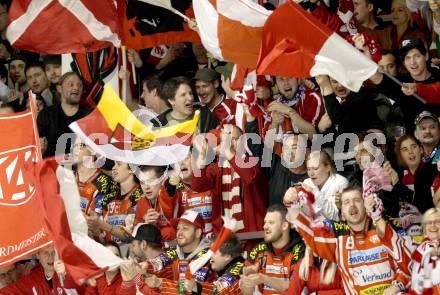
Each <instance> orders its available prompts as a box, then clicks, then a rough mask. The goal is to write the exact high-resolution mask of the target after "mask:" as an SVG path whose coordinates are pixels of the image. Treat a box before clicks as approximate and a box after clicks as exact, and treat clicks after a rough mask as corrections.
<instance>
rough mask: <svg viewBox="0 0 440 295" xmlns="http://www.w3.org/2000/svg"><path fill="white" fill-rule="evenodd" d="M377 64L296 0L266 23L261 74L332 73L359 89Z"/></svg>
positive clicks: (332, 75)
mask: <svg viewBox="0 0 440 295" xmlns="http://www.w3.org/2000/svg"><path fill="white" fill-rule="evenodd" d="M377 68H378V67H377V65H376V64H375V63H374V62H373V61H371V60H370V59H368V58H367V57H365V55H363V54H362V53H361V52H360V51H359V50H357V49H356V48H355V47H354V46H352V45H351V44H349V43H348V42H347V41H346V40H344V39H343V38H342V37H340V36H339V35H338V34H337V33H335V32H333V31H332V30H331V29H330V28H328V27H326V26H325V25H324V24H323V23H321V22H320V21H319V20H318V19H317V18H315V17H314V16H313V15H311V14H310V13H308V12H307V11H305V10H304V9H303V8H302V7H301V6H299V5H298V4H296V3H294V2H293V1H287V2H286V3H284V4H282V5H281V6H279V7H278V8H277V9H276V10H275V11H274V13H273V14H272V15H271V16H270V17H269V18H268V19H267V22H266V23H265V25H264V30H263V38H262V42H261V51H260V57H259V60H258V65H257V73H258V74H267V75H272V76H283V77H296V78H308V77H314V76H316V75H329V76H330V77H332V78H334V79H335V80H337V81H338V82H339V83H341V84H342V85H344V86H345V87H347V88H349V89H350V90H353V91H358V90H359V88H360V87H361V86H362V84H363V82H364V81H365V80H367V79H368V78H370V77H371V76H372V75H373V74H374V73H376V71H377Z"/></svg>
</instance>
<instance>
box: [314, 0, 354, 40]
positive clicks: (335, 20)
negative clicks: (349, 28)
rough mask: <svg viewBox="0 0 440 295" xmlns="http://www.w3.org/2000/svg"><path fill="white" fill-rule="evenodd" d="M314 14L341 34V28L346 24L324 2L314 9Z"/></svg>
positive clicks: (328, 26)
mask: <svg viewBox="0 0 440 295" xmlns="http://www.w3.org/2000/svg"><path fill="white" fill-rule="evenodd" d="M312 15H313V16H314V17H316V18H317V19H318V20H319V21H320V22H321V23H322V24H324V25H325V26H326V27H327V28H329V29H330V30H332V31H333V32H336V33H339V34H340V29H341V27H342V26H343V25H344V23H343V22H342V20H341V19H340V18H339V17H338V15H337V14H336V13H331V12H330V11H329V10H328V8H327V7H326V6H325V5H323V3H321V5H318V7H316V9H315V10H313V12H312ZM345 35H346V34H345ZM345 35H342V37H345Z"/></svg>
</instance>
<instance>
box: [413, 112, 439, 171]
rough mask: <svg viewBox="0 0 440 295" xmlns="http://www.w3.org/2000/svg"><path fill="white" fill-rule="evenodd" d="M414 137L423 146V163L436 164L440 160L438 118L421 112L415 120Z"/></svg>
mask: <svg viewBox="0 0 440 295" xmlns="http://www.w3.org/2000/svg"><path fill="white" fill-rule="evenodd" d="M415 125H416V130H415V132H414V136H415V137H416V138H417V139H418V140H419V141H420V142H421V144H422V146H423V157H422V160H423V162H425V163H431V164H437V161H438V160H439V159H440V149H439V147H438V143H439V140H440V126H439V121H438V117H437V116H435V115H434V114H432V113H431V112H428V111H423V112H421V113H420V114H419V115H418V116H417V117H416V120H415Z"/></svg>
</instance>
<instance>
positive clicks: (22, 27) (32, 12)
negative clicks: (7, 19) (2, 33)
mask: <svg viewBox="0 0 440 295" xmlns="http://www.w3.org/2000/svg"><path fill="white" fill-rule="evenodd" d="M51 2H52V0H33V1H32V2H31V3H30V4H29V6H28V8H27V10H26V12H25V13H23V14H22V15H21V16H20V17H19V18H17V19H16V20H14V21H13V22H11V23H10V24H9V26H8V28H7V30H6V37H7V38H8V40H9V43H11V44H14V43H15V42H16V41H17V40H18V39H19V38H20V37H21V35H23V33H24V32H25V31H26V29H27V28H28V26H29V25H30V24H31V23H32V22H33V21H34V20H35V19H36V18H37V16H38V15H39V14H40V12H41V11H42V10H43V9H45V8H46V7H47V6H48V5H49V4H50V3H51Z"/></svg>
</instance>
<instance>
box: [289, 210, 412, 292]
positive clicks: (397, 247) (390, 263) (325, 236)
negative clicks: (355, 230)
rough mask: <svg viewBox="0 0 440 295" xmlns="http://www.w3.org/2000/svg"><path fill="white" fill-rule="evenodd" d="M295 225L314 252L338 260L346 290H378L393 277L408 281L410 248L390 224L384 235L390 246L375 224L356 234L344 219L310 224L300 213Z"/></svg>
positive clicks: (403, 282) (336, 261)
mask: <svg viewBox="0 0 440 295" xmlns="http://www.w3.org/2000/svg"><path fill="white" fill-rule="evenodd" d="M294 225H295V226H296V228H297V230H298V232H299V233H300V234H301V236H302V237H303V239H304V240H305V242H306V243H307V245H308V246H309V247H310V248H311V249H312V250H313V252H314V253H316V254H317V255H318V256H319V257H321V258H323V259H327V260H328V261H331V262H335V263H337V265H338V268H339V271H340V273H341V276H342V283H343V286H344V291H345V293H346V294H372V293H375V294H381V293H382V292H383V290H385V289H386V288H388V287H390V285H391V283H392V282H393V281H394V280H395V281H399V282H401V283H402V284H403V285H404V286H406V285H407V284H408V283H409V277H410V271H409V269H408V265H409V262H410V261H411V254H410V250H409V249H408V247H407V246H406V245H405V243H404V241H403V240H402V238H400V237H399V235H398V234H397V233H396V232H395V231H394V230H393V229H392V228H391V226H390V225H389V224H387V225H386V232H385V236H386V237H385V239H390V240H392V241H393V244H392V248H391V249H389V248H387V247H386V246H385V245H384V244H383V243H382V241H381V239H380V238H379V237H378V235H377V234H376V229H375V228H371V229H369V230H367V231H366V232H365V233H364V234H363V235H362V236H360V235H356V237H355V236H354V234H351V232H350V228H349V226H348V225H347V224H346V223H344V222H336V221H329V220H326V221H325V222H324V223H323V226H322V227H312V226H311V221H310V220H309V218H308V217H307V216H305V215H304V214H302V213H300V214H299V215H298V218H297V219H296V220H295V221H294ZM391 253H392V254H391Z"/></svg>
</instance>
